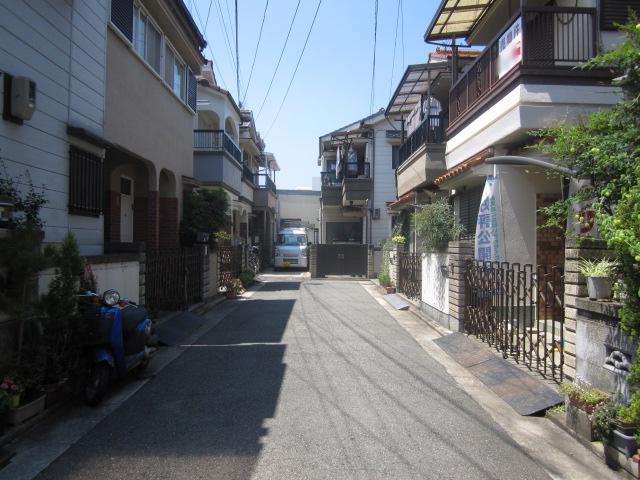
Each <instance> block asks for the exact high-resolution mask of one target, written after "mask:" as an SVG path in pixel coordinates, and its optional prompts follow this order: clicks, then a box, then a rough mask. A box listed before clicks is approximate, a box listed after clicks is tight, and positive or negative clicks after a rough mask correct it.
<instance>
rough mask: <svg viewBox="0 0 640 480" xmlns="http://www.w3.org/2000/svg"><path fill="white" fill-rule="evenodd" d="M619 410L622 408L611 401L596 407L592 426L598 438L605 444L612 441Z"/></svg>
mask: <svg viewBox="0 0 640 480" xmlns="http://www.w3.org/2000/svg"><path fill="white" fill-rule="evenodd" d="M619 410H620V407H619V406H618V405H616V404H615V403H613V402H611V401H606V402H604V403H601V404H600V405H598V406H596V407H595V409H594V411H593V420H592V422H591V425H592V426H593V430H594V433H595V436H596V438H599V439H600V440H602V441H603V442H605V443H606V442H608V441H609V440H610V438H611V434H612V433H613V429H614V426H615V422H616V418H617V417H618V412H619Z"/></svg>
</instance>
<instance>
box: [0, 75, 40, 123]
mask: <svg viewBox="0 0 640 480" xmlns="http://www.w3.org/2000/svg"><path fill="white" fill-rule="evenodd" d="M36 91H37V88H36V82H34V81H33V80H31V79H30V78H28V77H21V76H18V77H14V76H11V75H8V74H6V73H5V74H4V105H3V110H2V117H3V118H4V119H5V120H9V121H11V122H14V123H18V124H22V122H23V121H24V120H31V117H32V116H33V112H35V110H36Z"/></svg>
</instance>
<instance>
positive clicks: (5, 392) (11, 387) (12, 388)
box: [0, 376, 24, 408]
mask: <svg viewBox="0 0 640 480" xmlns="http://www.w3.org/2000/svg"><path fill="white" fill-rule="evenodd" d="M23 392H24V388H23V387H22V385H21V384H20V383H18V382H17V381H16V380H14V378H13V377H11V376H6V377H4V379H3V380H2V383H0V393H2V396H3V398H4V399H5V403H6V404H7V407H9V408H18V407H19V406H20V397H21V395H22V393H23Z"/></svg>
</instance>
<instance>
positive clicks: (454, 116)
mask: <svg viewBox="0 0 640 480" xmlns="http://www.w3.org/2000/svg"><path fill="white" fill-rule="evenodd" d="M596 18H597V17H596V9H595V8H578V7H523V8H522V10H521V11H520V12H519V13H518V14H516V15H515V16H514V17H513V18H512V20H511V21H509V22H508V24H507V25H506V26H505V27H504V28H503V29H502V30H501V31H500V32H499V33H498V35H496V36H495V37H494V39H493V40H492V41H491V42H490V43H489V45H488V46H487V47H486V48H485V49H484V51H483V52H482V53H481V54H480V56H479V57H478V58H477V59H476V60H475V61H474V62H473V63H472V64H471V65H470V66H469V68H468V69H467V70H466V72H464V73H463V74H462V76H461V77H460V78H459V79H458V80H457V81H456V83H455V84H454V85H453V86H452V87H451V90H450V92H449V126H450V127H453V126H455V125H456V124H457V123H459V122H460V121H461V120H462V119H463V118H465V117H466V116H467V114H469V113H471V112H472V111H475V110H476V108H477V106H478V104H479V103H480V102H481V100H483V99H484V98H486V97H488V96H489V95H490V94H491V93H493V92H494V91H496V90H498V89H499V88H501V87H503V86H504V85H505V80H506V79H507V78H508V77H509V75H507V74H508V73H510V72H511V70H512V69H520V68H521V67H532V68H534V69H539V73H541V74H544V73H545V72H547V73H548V72H549V70H555V69H562V70H565V71H569V70H572V69H574V68H575V67H576V66H578V65H580V64H581V63H584V62H585V61H587V60H589V59H591V58H593V57H594V56H595V54H596V53H597V46H598V30H597V23H596ZM516 22H519V23H518V24H516ZM514 25H515V26H517V27H518V28H517V29H516V30H520V31H521V35H522V36H521V39H522V40H521V47H520V48H521V50H520V52H521V57H517V56H516V57H515V59H516V62H515V63H513V65H511V63H510V62H509V59H508V58H506V56H508V55H509V53H510V52H503V53H499V52H500V50H501V49H500V43H501V42H502V43H503V47H504V43H505V42H506V41H507V40H509V35H510V34H511V35H513V34H514V33H517V32H516V31H515V30H514V28H512V27H514ZM505 34H506V35H507V37H505ZM511 53H512V54H513V52H511ZM505 65H506V67H505Z"/></svg>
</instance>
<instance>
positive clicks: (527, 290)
mask: <svg viewBox="0 0 640 480" xmlns="http://www.w3.org/2000/svg"><path fill="white" fill-rule="evenodd" d="M465 296H466V298H465V300H466V319H465V330H466V332H467V333H470V334H472V335H475V336H476V337H478V338H479V339H480V340H482V341H484V342H486V343H488V344H489V345H491V346H493V347H495V349H496V350H498V351H500V352H502V355H503V356H504V358H507V357H512V358H513V359H514V360H516V361H517V362H518V363H521V364H524V365H526V366H527V367H529V368H530V369H532V370H537V371H538V372H539V373H540V374H542V375H543V376H544V377H546V378H550V379H552V380H554V381H556V382H561V381H562V366H563V364H564V355H563V342H564V330H563V326H564V274H563V270H562V268H561V267H555V266H538V267H533V266H532V265H520V264H517V263H513V264H509V263H506V262H505V263H490V262H476V261H469V262H468V263H467V264H466V270H465Z"/></svg>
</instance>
